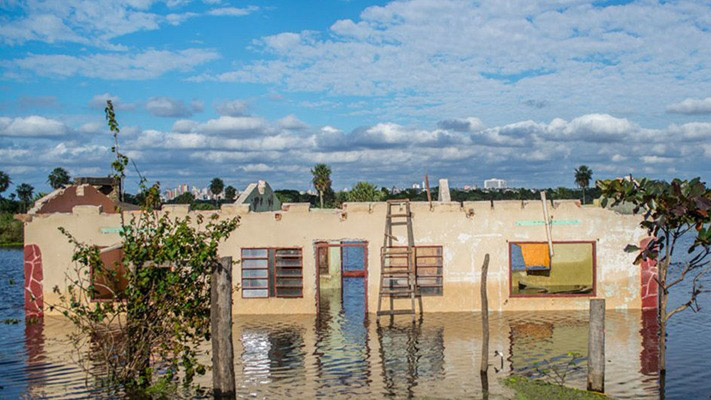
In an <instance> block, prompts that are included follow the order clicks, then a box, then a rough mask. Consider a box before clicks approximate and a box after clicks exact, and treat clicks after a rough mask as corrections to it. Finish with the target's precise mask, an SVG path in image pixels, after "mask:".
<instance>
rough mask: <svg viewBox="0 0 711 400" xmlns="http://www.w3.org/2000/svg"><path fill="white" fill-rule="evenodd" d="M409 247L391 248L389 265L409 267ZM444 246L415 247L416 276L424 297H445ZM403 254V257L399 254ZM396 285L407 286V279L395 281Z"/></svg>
mask: <svg viewBox="0 0 711 400" xmlns="http://www.w3.org/2000/svg"><path fill="white" fill-rule="evenodd" d="M406 251H407V247H405V246H393V247H391V248H390V253H391V254H396V256H391V257H389V258H388V265H390V266H395V267H407V263H408V261H407V254H406ZM442 251H443V250H442V246H415V276H416V277H417V285H418V286H419V288H420V294H421V295H422V296H442V295H443V280H444V275H443V261H442V260H443V257H442V254H443V252H442ZM400 252H402V253H403V254H402V255H399V253H400ZM393 280H395V282H394V285H396V286H397V285H405V286H406V285H407V280H406V279H401V278H398V279H395V278H393Z"/></svg>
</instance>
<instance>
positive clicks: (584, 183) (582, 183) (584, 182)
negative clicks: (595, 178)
mask: <svg viewBox="0 0 711 400" xmlns="http://www.w3.org/2000/svg"><path fill="white" fill-rule="evenodd" d="M592 174H593V172H592V170H591V169H590V168H588V167H587V165H581V166H580V167H578V168H576V169H575V184H576V185H578V186H579V187H580V188H581V189H582V190H583V204H585V189H586V188H587V187H588V186H590V179H592Z"/></svg>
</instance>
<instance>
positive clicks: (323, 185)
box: [311, 164, 331, 208]
mask: <svg viewBox="0 0 711 400" xmlns="http://www.w3.org/2000/svg"><path fill="white" fill-rule="evenodd" d="M311 175H313V179H312V180H311V182H313V184H314V187H315V188H316V190H318V195H319V202H320V204H321V208H323V193H324V192H325V191H326V190H328V189H330V188H331V167H329V166H328V165H326V164H316V166H314V168H313V169H312V170H311Z"/></svg>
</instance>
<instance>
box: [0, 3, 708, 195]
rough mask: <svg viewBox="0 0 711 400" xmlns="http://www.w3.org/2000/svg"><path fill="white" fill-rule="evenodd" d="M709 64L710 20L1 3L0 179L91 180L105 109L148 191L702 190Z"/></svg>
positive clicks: (697, 14) (678, 11) (686, 14)
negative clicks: (628, 184)
mask: <svg viewBox="0 0 711 400" xmlns="http://www.w3.org/2000/svg"><path fill="white" fill-rule="evenodd" d="M710 43H711V4H710V3H708V2H706V1H683V0H682V1H652V0H642V1H593V2H590V1H579V0H556V1H552V0H541V1H536V0H521V1H515V0H510V1H509V0H507V1H503V0H502V1H460V0H412V1H369V0H351V1H346V0H341V1H339V0H322V1H315V0H300V1H291V0H282V1H265V0H264V1H262V0H253V1H250V0H235V1H228V0H203V1H189V0H168V1H164V2H160V1H152V0H87V1H83V0H64V1H61V2H60V1H51V2H45V1H40V0H26V1H22V0H0V51H1V53H0V170H3V171H5V172H7V173H9V174H10V175H11V177H12V180H13V181H14V183H16V184H17V183H21V182H28V183H31V184H33V185H34V186H35V187H36V188H37V189H38V190H43V191H44V190H47V189H48V185H47V183H46V179H47V178H46V177H47V174H48V172H49V171H50V170H51V169H52V168H54V167H58V166H61V167H64V168H66V169H67V170H69V171H70V173H71V174H72V175H82V176H86V175H106V174H107V173H108V172H109V171H108V166H109V162H110V157H111V155H110V145H111V136H110V135H109V133H108V132H107V129H106V125H105V122H104V115H103V106H104V104H105V101H106V99H112V100H113V101H114V104H115V105H116V108H117V115H118V118H119V122H120V124H121V126H122V132H121V139H120V140H121V143H122V146H123V148H124V149H125V150H126V152H128V154H129V156H130V157H131V158H132V159H133V160H134V161H135V162H136V165H137V166H138V168H139V169H140V170H141V171H142V172H143V173H144V174H145V175H147V176H148V177H149V178H150V179H152V180H158V181H160V182H161V184H162V186H163V187H164V188H165V187H168V186H170V187H172V186H175V185H177V184H179V183H188V184H190V185H196V186H206V185H207V183H208V181H209V180H210V178H212V177H215V176H220V177H222V178H223V179H224V180H225V181H226V182H227V183H228V184H233V185H235V186H237V187H238V188H241V187H243V186H245V185H246V184H247V183H248V182H251V181H255V180H257V179H260V178H261V179H267V180H268V181H269V182H271V183H272V185H273V186H275V187H277V188H287V187H288V188H297V189H307V188H308V187H309V181H310V173H309V169H310V167H312V166H313V165H314V164H315V163H317V162H325V163H328V164H330V165H331V166H332V168H333V180H334V187H335V188H336V189H341V188H343V187H348V186H352V185H353V184H354V183H355V182H357V181H360V180H367V181H371V182H374V183H377V184H379V185H386V186H392V185H399V186H404V185H408V186H409V185H410V184H412V183H414V182H418V181H421V180H422V177H423V175H424V173H425V172H428V173H429V175H430V177H431V178H432V179H435V180H436V179H437V178H441V177H446V178H449V179H450V185H453V186H464V185H474V184H476V185H482V182H483V180H484V179H486V178H491V177H498V178H504V179H508V180H509V183H510V185H512V186H521V187H555V186H572V185H573V178H572V171H573V169H574V168H575V167H576V166H578V165H580V164H587V165H588V166H590V167H591V168H592V170H593V171H594V178H610V177H613V178H614V177H618V176H623V175H626V174H629V173H632V174H633V175H636V176H641V175H645V176H650V177H654V178H664V179H668V178H671V177H677V176H678V177H684V178H689V177H694V176H701V177H702V178H704V179H706V180H708V179H709V178H711V69H710V67H711V45H710ZM134 175H135V174H134ZM135 181H136V179H135V177H133V176H132V177H130V178H129V182H128V187H129V190H131V189H135ZM11 190H14V187H13V188H11Z"/></svg>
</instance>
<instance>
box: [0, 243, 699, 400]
mask: <svg viewBox="0 0 711 400" xmlns="http://www.w3.org/2000/svg"><path fill="white" fill-rule="evenodd" d="M12 281H14V282H15V283H14V284H10V282H12ZM21 282H22V252H21V251H0V318H1V319H6V318H18V319H20V323H19V324H17V325H0V337H2V338H3V344H2V346H0V371H1V373H0V386H2V387H3V388H2V389H1V390H0V398H19V397H22V396H26V397H41V398H58V399H68V398H102V397H105V398H110V397H111V396H110V395H109V394H107V393H106V392H104V391H101V390H99V389H90V388H89V387H87V382H86V380H85V375H84V374H83V373H82V371H81V370H80V369H79V368H77V367H76V366H75V364H74V363H72V362H71V359H70V354H71V346H70V345H69V344H68V342H67V340H66V334H67V333H68V332H70V331H71V326H70V324H69V323H68V322H67V321H66V320H64V319H61V318H54V317H46V318H44V321H43V322H42V323H40V324H35V325H33V324H29V325H28V324H25V322H24V319H23V317H22V315H23V312H22V307H23V293H22V285H21ZM349 285H350V283H349ZM353 285H354V286H357V282H355V283H353ZM355 289H356V292H354V293H356V295H348V293H346V298H345V299H344V302H343V304H341V300H340V297H339V296H340V293H339V294H337V295H335V296H336V297H335V298H332V299H330V300H328V299H323V301H322V302H321V306H322V315H321V317H320V318H316V317H314V316H309V315H283V316H268V317H264V316H238V317H235V325H234V328H233V329H234V331H233V337H234V342H235V373H236V377H237V390H238V394H239V397H242V398H268V399H279V398H364V399H365V398H368V399H370V398H381V397H385V396H388V397H396V398H401V397H430V398H469V397H479V396H480V393H481V383H480V380H479V377H478V373H476V371H477V368H478V366H479V351H480V348H481V342H480V338H481V327H480V324H481V320H480V317H479V316H478V315H477V314H471V313H456V314H426V315H425V316H424V318H423V320H422V321H420V322H417V323H415V324H412V323H411V322H410V320H409V319H408V318H407V317H404V318H401V319H396V320H395V323H394V324H392V325H390V324H389V323H388V322H387V320H385V321H383V322H381V326H378V325H377V324H376V323H375V321H373V320H372V316H371V320H369V321H367V322H366V323H364V322H363V319H364V314H363V307H362V304H360V303H359V301H358V299H359V298H362V297H359V296H360V294H362V292H358V291H357V290H363V288H359V287H356V288H355ZM359 293H360V294H359ZM606 315H607V323H606V335H607V359H608V363H607V367H606V368H607V376H606V388H607V390H608V392H609V393H610V394H611V395H612V396H614V397H617V398H620V399H644V398H649V399H652V398H658V397H659V389H658V387H659V384H658V376H657V374H656V372H654V369H655V365H654V357H650V355H651V356H653V355H654V354H655V353H654V351H652V350H653V349H652V350H650V346H651V347H653V345H654V343H655V342H654V340H653V335H650V330H649V329H648V328H643V326H648V324H646V322H645V321H643V315H642V313H641V312H639V311H628V312H624V311H608V312H607V314H606ZM710 315H711V314H709V313H708V312H706V313H704V312H702V313H698V314H694V313H690V312H689V313H685V314H683V316H681V317H679V318H677V317H675V318H674V319H672V320H671V322H670V325H669V360H668V374H667V385H666V393H667V398H669V399H691V398H701V399H704V398H708V396H709V394H711V368H708V361H707V360H708V359H710V358H711V348H710V347H708V346H706V345H705V343H706V342H707V341H708V340H707V336H708V332H710V331H711V330H710V329H711V317H710ZM647 322H648V321H647ZM645 324H646V325H645ZM490 326H491V329H490V331H491V342H490V349H491V352H492V353H493V352H494V351H495V350H496V351H499V352H500V353H502V354H503V355H504V356H503V359H502V358H501V357H494V356H493V355H491V356H490V362H491V365H492V368H491V369H490V373H489V385H490V391H491V396H490V398H491V399H497V398H510V393H509V392H508V391H506V390H505V389H504V388H502V387H501V386H500V384H499V382H498V378H500V377H504V376H507V375H509V374H512V373H515V374H523V375H532V376H538V375H540V373H539V372H538V371H537V370H536V365H537V364H539V363H542V362H544V361H547V360H553V361H554V362H556V363H557V365H561V363H562V364H564V363H565V362H566V358H565V357H566V354H567V353H568V352H578V353H581V354H586V353H587V329H588V320H587V314H586V313H585V312H527V313H493V314H492V315H491V317H490ZM682 332H683V333H682ZM207 348H208V346H207V345H206V346H205V349H207ZM204 357H205V360H206V361H207V360H209V356H207V355H204ZM650 360H651V361H650ZM580 365H581V366H582V367H583V368H582V369H581V370H574V371H571V372H570V373H569V374H568V376H567V378H566V381H567V382H566V383H567V384H569V385H572V386H575V387H579V388H584V387H585V380H586V375H585V369H584V368H585V362H584V361H583V362H582V363H581V364H580ZM199 382H200V383H202V384H203V385H206V386H209V385H210V383H211V378H210V377H209V376H205V377H201V378H200V380H199Z"/></svg>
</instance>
